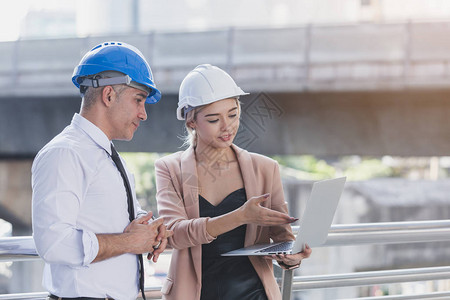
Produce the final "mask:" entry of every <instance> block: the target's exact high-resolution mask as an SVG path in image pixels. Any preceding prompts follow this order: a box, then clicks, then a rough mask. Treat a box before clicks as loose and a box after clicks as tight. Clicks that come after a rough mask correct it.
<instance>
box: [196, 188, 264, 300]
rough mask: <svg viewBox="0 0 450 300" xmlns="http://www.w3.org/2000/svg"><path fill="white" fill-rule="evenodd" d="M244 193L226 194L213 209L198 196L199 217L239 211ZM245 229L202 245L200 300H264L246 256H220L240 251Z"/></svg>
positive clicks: (243, 201)
mask: <svg viewBox="0 0 450 300" xmlns="http://www.w3.org/2000/svg"><path fill="white" fill-rule="evenodd" d="M245 201H247V198H246V195H245V189H244V188H241V189H239V190H236V191H234V192H232V193H230V194H229V195H228V196H226V197H225V198H224V199H223V200H222V202H220V203H219V204H218V205H217V206H214V205H212V204H211V203H210V202H208V201H207V200H206V199H205V198H203V197H202V196H201V195H199V206H200V207H199V208H200V217H216V216H220V215H223V214H226V213H229V212H231V211H233V210H235V209H237V208H239V207H241V206H242V205H243V204H244V203H245ZM245 231H246V225H242V226H239V227H237V228H235V229H233V230H231V231H229V232H226V233H224V234H221V235H219V236H218V237H217V239H215V240H214V241H212V242H211V243H209V244H203V245H202V291H201V300H235V299H242V300H267V296H266V293H265V291H264V286H263V285H262V283H261V280H260V279H259V277H258V274H256V271H255V269H254V268H253V265H252V264H251V263H250V260H249V259H248V257H247V256H220V255H221V254H222V253H225V252H228V251H231V250H235V249H239V248H242V247H244V241H245Z"/></svg>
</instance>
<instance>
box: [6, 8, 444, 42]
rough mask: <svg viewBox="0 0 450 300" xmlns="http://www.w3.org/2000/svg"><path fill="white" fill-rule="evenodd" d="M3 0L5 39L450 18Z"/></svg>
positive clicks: (412, 11) (386, 11)
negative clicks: (137, 9) (134, 30)
mask: <svg viewBox="0 0 450 300" xmlns="http://www.w3.org/2000/svg"><path fill="white" fill-rule="evenodd" d="M6 1H8V2H7V4H6ZM2 2H4V3H5V4H4V5H2V9H1V10H0V28H1V30H0V41H13V40H17V39H19V38H21V35H25V37H26V38H29V37H33V38H42V37H44V38H45V37H46V36H53V37H55V36H58V34H60V35H61V34H62V35H64V34H65V35H72V36H74V35H75V36H78V37H82V36H86V35H101V34H114V33H126V32H127V31H128V32H129V31H130V30H131V29H132V25H131V24H132V23H133V22H135V24H136V23H137V24H138V25H137V26H138V28H139V30H141V31H145V32H148V31H153V30H157V31H158V30H159V31H161V30H174V31H184V30H208V29H211V28H217V27H222V28H223V27H240V26H241V27H242V26H247V27H277V26H278V27H280V26H281V27H282V26H296V25H302V24H303V25H305V24H323V23H349V22H356V23H357V22H360V23H361V22H406V21H408V20H413V21H414V20H427V21H429V20H430V19H432V20H439V21H442V20H449V21H450V1H448V0H226V1H225V0H215V1H208V0H165V1H161V0H15V1H10V0H0V4H1V3H2ZM133 3H137V4H138V7H139V12H138V13H137V18H134V17H133V16H134V15H133V10H132V6H133V5H132V4H133ZM27 15H28V17H27ZM67 16H72V20H73V22H72V23H71V21H70V22H67ZM26 17H27V20H28V22H27V26H26V27H25V22H24V20H25V19H26ZM52 18H54V19H55V21H52ZM65 18H66V19H65ZM135 19H137V20H135ZM74 27H76V28H74ZM24 32H25V34H24Z"/></svg>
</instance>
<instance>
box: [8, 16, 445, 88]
mask: <svg viewBox="0 0 450 300" xmlns="http://www.w3.org/2000/svg"><path fill="white" fill-rule="evenodd" d="M449 24H450V23H449V22H429V23H424V22H421V23H418V22H410V23H392V24H341V25H310V26H301V27H291V28H256V29H242V28H241V29H237V28H228V29H223V30H214V31H203V32H150V33H145V34H128V35H115V36H89V37H85V38H65V39H47V40H18V41H13V42H2V43H0V53H2V56H1V57H0V96H6V95H8V96H11V95H13V96H20V95H26V96H28V95H33V96H51V95H76V94H77V91H76V89H75V88H74V87H73V85H72V83H71V80H70V78H71V75H72V71H73V68H74V66H76V65H77V64H78V62H79V60H80V58H81V57H82V56H83V55H84V53H86V52H87V51H88V50H89V49H91V48H92V47H93V46H95V45H96V44H98V43H100V42H104V41H111V40H115V41H123V42H127V43H130V44H132V45H135V46H136V47H138V48H139V49H140V50H141V51H142V52H143V53H144V55H145V56H146V57H147V59H148V60H149V61H150V64H151V66H152V68H153V71H154V75H155V79H156V82H157V84H158V86H159V88H160V89H161V90H162V91H163V92H164V93H175V94H176V93H177V92H178V88H179V85H180V83H181V80H182V79H183V77H184V76H185V75H186V74H187V72H189V71H190V70H191V69H192V68H193V67H195V66H196V65H198V64H202V63H211V64H215V65H218V66H220V67H222V68H224V69H226V70H227V71H229V72H230V73H231V74H232V76H233V77H234V78H235V79H236V81H237V82H239V84H240V85H241V86H242V87H243V88H244V89H245V90H249V91H261V90H264V91H278V92H280V91H283V92H286V91H293V92H299V91H306V90H307V91H314V90H321V91H323V90H325V91H328V90H338V91H340V90H378V89H404V88H408V87H422V86H426V87H429V86H432V87H442V86H443V87H449V86H450V83H449V82H450V80H449V77H450V40H449V39H448V36H449V35H450V26H449Z"/></svg>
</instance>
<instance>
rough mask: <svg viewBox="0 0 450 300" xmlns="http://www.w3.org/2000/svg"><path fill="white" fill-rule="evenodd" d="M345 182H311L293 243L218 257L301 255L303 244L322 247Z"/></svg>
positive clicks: (338, 179)
mask: <svg viewBox="0 0 450 300" xmlns="http://www.w3.org/2000/svg"><path fill="white" fill-rule="evenodd" d="M345 181H346V177H340V178H334V179H327V180H321V181H317V182H314V184H313V187H312V190H311V194H310V196H309V199H308V202H307V203H306V208H305V212H304V213H303V218H301V221H300V226H299V229H298V232H297V237H296V239H295V241H287V242H278V243H271V244H258V245H254V246H249V247H245V248H240V249H237V250H233V251H230V252H226V253H224V254H222V256H249V255H272V254H295V253H299V252H302V251H303V249H304V248H305V244H308V246H309V247H316V246H320V245H322V244H323V243H325V241H326V239H327V237H328V231H329V230H330V227H331V223H332V222H333V217H334V213H335V212H336V208H337V205H338V203H339V199H340V197H341V194H342V191H343V189H344V185H345Z"/></svg>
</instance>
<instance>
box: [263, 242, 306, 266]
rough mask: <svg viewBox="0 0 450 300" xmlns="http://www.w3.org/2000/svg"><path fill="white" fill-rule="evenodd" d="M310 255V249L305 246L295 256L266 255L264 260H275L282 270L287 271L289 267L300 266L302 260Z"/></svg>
mask: <svg viewBox="0 0 450 300" xmlns="http://www.w3.org/2000/svg"><path fill="white" fill-rule="evenodd" d="M311 253H312V249H311V248H310V247H309V246H308V245H305V249H303V251H302V252H300V253H297V254H277V255H275V254H273V255H267V256H265V257H264V258H266V259H275V260H276V261H277V262H278V264H279V265H280V266H281V267H282V268H283V269H289V267H290V266H297V265H300V264H301V263H302V260H303V259H305V258H308V257H309V256H310V255H311Z"/></svg>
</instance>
